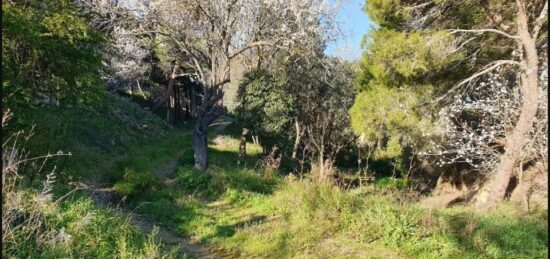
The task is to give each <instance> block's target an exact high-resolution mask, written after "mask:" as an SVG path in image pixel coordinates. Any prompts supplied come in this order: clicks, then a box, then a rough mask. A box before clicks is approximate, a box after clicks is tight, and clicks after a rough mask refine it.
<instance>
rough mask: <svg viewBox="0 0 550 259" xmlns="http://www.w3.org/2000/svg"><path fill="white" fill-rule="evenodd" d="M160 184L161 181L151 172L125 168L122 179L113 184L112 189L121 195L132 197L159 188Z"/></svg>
mask: <svg viewBox="0 0 550 259" xmlns="http://www.w3.org/2000/svg"><path fill="white" fill-rule="evenodd" d="M160 186H161V183H160V182H159V181H158V180H157V179H156V177H155V176H153V175H152V174H151V173H149V172H137V171H135V170H133V169H131V168H126V169H125V171H124V175H123V176H122V180H120V181H118V182H117V183H116V184H115V185H114V189H115V192H116V193H117V194H119V195H121V196H127V197H133V196H136V195H138V194H140V193H147V192H149V191H156V190H159V189H160V188H159V187H160Z"/></svg>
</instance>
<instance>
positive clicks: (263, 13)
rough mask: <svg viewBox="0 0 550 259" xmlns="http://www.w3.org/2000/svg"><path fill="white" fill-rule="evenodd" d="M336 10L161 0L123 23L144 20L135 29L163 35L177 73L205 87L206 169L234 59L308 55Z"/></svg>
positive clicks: (328, 31) (311, 2)
mask: <svg viewBox="0 0 550 259" xmlns="http://www.w3.org/2000/svg"><path fill="white" fill-rule="evenodd" d="M89 2H90V3H91V4H92V6H95V7H96V8H95V10H96V13H98V14H100V15H103V17H106V18H109V19H110V17H111V16H109V15H105V14H108V13H109V12H110V10H109V9H108V8H105V3H102V1H93V0H90V1H89ZM334 11H335V9H333V8H332V6H331V5H329V4H328V2H326V1H320V0H308V1H298V0H296V1H290V2H288V1H285V2H281V1H267V0H232V1H229V0H208V1H196V0H186V1H174V0H158V1H151V2H150V3H149V4H146V5H145V6H144V8H143V11H141V12H140V15H137V16H134V17H133V18H132V19H127V20H125V21H124V22H128V20H132V21H133V22H136V23H137V24H141V25H136V26H133V27H134V28H135V30H136V33H151V34H156V35H158V39H159V40H160V41H162V42H164V43H165V44H168V45H170V47H171V49H172V51H170V52H169V53H168V54H169V55H170V56H171V57H172V59H173V60H178V62H180V64H181V73H178V74H185V75H188V76H192V77H193V78H194V79H195V80H196V81H197V82H199V83H200V84H202V85H203V87H204V93H203V95H202V97H201V102H200V105H199V106H198V108H197V119H196V124H195V129H194V132H193V149H194V156H195V167H196V168H198V169H200V170H204V169H206V167H207V165H208V159H207V128H208V126H209V125H210V124H211V123H212V122H213V121H214V120H215V119H216V118H218V117H219V116H220V115H221V114H222V113H223V111H224V109H223V103H222V101H221V100H222V96H223V87H224V86H225V85H226V84H227V83H229V82H230V81H231V67H232V62H231V61H232V60H234V59H236V58H237V57H238V56H240V55H243V54H245V53H248V54H250V53H254V52H255V51H256V50H257V49H258V48H278V49H282V50H285V51H286V52H287V53H306V52H308V50H309V49H312V48H316V47H318V46H317V44H318V42H319V41H318V39H319V38H323V39H327V38H330V37H333V36H334V34H333V33H332V31H333V29H334V25H333V23H332V21H333V18H334ZM111 20H112V19H111ZM312 39H315V40H312ZM179 69H180V68H178V70H179Z"/></svg>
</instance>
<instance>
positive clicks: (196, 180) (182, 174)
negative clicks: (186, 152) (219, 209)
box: [177, 166, 212, 191]
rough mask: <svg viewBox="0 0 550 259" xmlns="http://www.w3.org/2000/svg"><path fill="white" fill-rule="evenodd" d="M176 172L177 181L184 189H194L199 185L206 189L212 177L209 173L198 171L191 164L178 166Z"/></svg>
mask: <svg viewBox="0 0 550 259" xmlns="http://www.w3.org/2000/svg"><path fill="white" fill-rule="evenodd" d="M177 174H178V176H177V179H178V183H179V184H180V185H181V187H182V188H183V189H184V190H186V191H196V190H197V189H199V188H201V187H202V188H205V189H206V187H207V186H208V184H209V183H210V181H211V179H212V176H211V175H210V174H208V173H205V172H201V171H198V170H196V169H195V168H194V167H192V166H185V167H180V168H179V169H178V173H177Z"/></svg>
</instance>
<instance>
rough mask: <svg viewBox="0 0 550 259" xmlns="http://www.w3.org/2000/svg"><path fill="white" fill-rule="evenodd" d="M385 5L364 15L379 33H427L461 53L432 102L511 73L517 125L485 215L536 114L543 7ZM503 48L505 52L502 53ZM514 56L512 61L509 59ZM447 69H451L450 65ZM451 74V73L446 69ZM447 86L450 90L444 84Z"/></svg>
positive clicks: (375, 4) (372, 4)
mask: <svg viewBox="0 0 550 259" xmlns="http://www.w3.org/2000/svg"><path fill="white" fill-rule="evenodd" d="M396 2H397V3H399V7H397V6H396V5H389V4H387V2H385V1H382V0H376V1H369V2H368V5H367V12H369V13H370V14H371V17H373V18H374V19H375V20H376V21H377V22H378V23H380V24H381V25H382V26H384V27H388V28H394V29H397V30H400V31H403V32H410V31H413V32H414V31H418V30H426V29H428V28H429V29H433V30H439V31H447V32H450V33H452V34H454V35H456V36H457V39H459V40H460V41H461V42H460V43H459V44H457V47H458V48H460V47H462V48H466V47H467V49H468V51H466V53H465V55H464V58H463V59H462V60H464V61H469V62H468V63H466V62H462V63H460V66H455V68H454V69H453V70H454V71H455V72H454V73H452V78H451V80H446V81H447V83H446V84H443V85H444V86H445V87H442V88H441V90H440V92H439V94H440V98H438V100H443V101H445V100H448V97H450V96H453V94H454V93H456V92H458V91H459V90H460V91H464V89H465V88H466V87H468V86H470V85H471V84H473V83H474V82H475V81H476V80H478V79H479V78H481V77H483V76H484V75H486V74H487V73H490V72H491V71H494V70H495V69H497V68H499V67H502V66H510V67H511V68H512V69H514V71H515V73H516V75H517V78H518V79H519V82H520V84H519V89H520V93H521V98H522V102H521V107H520V113H519V116H518V119H517V121H516V122H515V123H514V126H513V129H511V130H510V131H509V132H508V133H507V134H506V137H505V143H504V147H503V148H504V153H503V154H502V155H501V157H500V161H499V163H498V165H497V167H496V168H495V169H494V181H493V182H492V187H491V192H490V195H489V199H488V200H487V201H483V202H481V203H478V209H480V210H489V209H492V208H494V207H495V206H496V204H497V203H498V202H499V201H500V200H502V199H503V198H504V195H505V192H506V188H507V187H508V183H509V181H510V177H511V175H512V172H513V169H514V167H515V166H516V164H517V163H518V162H519V161H518V159H519V157H520V154H521V151H522V149H523V148H524V145H525V144H526V143H527V139H528V137H529V133H530V132H531V131H532V130H533V122H534V119H535V117H536V115H537V111H538V105H537V102H538V98H539V96H540V92H539V90H538V87H539V84H540V80H539V75H538V73H537V71H540V70H539V67H540V64H539V60H540V51H541V47H542V46H541V45H542V43H543V42H545V39H546V38H547V32H546V31H545V30H544V29H543V28H544V25H545V24H547V10H548V2H547V1H541V0H536V1H524V0H516V1H499V2H493V1H486V0H477V1H474V0H472V1H428V2H419V1H396ZM502 46H509V47H502ZM514 53H517V54H518V55H514ZM451 64H452V63H451ZM464 68H469V69H471V71H474V72H471V74H470V75H469V76H467V77H462V79H457V78H456V76H457V75H460V73H457V72H460V70H462V73H464V72H463V71H464ZM451 69H452V68H451ZM450 83H452V84H450Z"/></svg>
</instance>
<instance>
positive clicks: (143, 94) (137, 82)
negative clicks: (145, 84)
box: [136, 80, 147, 100]
mask: <svg viewBox="0 0 550 259" xmlns="http://www.w3.org/2000/svg"><path fill="white" fill-rule="evenodd" d="M136 85H137V88H138V91H139V94H141V96H142V97H143V100H147V97H146V96H145V93H144V92H143V89H141V86H140V85H139V80H136Z"/></svg>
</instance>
